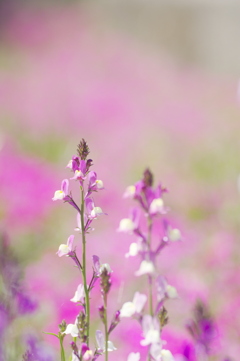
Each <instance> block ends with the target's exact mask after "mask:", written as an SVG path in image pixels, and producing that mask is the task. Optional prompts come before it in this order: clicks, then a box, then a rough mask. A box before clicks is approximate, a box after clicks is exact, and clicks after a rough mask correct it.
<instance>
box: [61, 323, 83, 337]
mask: <svg viewBox="0 0 240 361" xmlns="http://www.w3.org/2000/svg"><path fill="white" fill-rule="evenodd" d="M75 322H77V320H76V321H75ZM63 333H65V335H71V336H72V337H78V333H79V332H78V327H77V324H76V323H74V324H73V323H69V325H67V328H66V330H65V331H64V332H63Z"/></svg>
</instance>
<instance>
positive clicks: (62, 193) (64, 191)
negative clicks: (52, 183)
mask: <svg viewBox="0 0 240 361" xmlns="http://www.w3.org/2000/svg"><path fill="white" fill-rule="evenodd" d="M68 188H69V181H68V179H64V180H63V181H62V185H61V190H58V191H56V192H55V193H54V197H53V198H52V200H53V201H57V200H64V199H65V198H66V197H67V195H68Z"/></svg>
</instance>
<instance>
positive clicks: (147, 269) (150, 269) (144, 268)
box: [135, 260, 155, 276]
mask: <svg viewBox="0 0 240 361" xmlns="http://www.w3.org/2000/svg"><path fill="white" fill-rule="evenodd" d="M154 272H155V267H154V264H153V262H151V261H146V260H143V261H142V262H141V264H140V267H139V269H138V270H137V271H136V272H135V275H136V276H142V275H145V274H153V273H154Z"/></svg>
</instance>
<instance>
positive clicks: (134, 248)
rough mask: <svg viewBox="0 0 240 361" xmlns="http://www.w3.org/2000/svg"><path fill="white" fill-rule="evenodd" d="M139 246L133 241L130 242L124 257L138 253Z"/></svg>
mask: <svg viewBox="0 0 240 361" xmlns="http://www.w3.org/2000/svg"><path fill="white" fill-rule="evenodd" d="M139 249H140V247H139V245H138V244H137V243H135V242H133V243H131V244H130V246H129V251H128V253H126V254H125V257H126V258H128V257H135V256H136V255H137V254H138V251H139Z"/></svg>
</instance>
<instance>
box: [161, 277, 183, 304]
mask: <svg viewBox="0 0 240 361" xmlns="http://www.w3.org/2000/svg"><path fill="white" fill-rule="evenodd" d="M156 286H157V300H158V302H161V301H162V300H163V299H164V298H178V293H177V290H176V288H175V287H173V286H170V285H169V284H168V283H167V280H166V278H165V277H163V276H158V278H157V279H156Z"/></svg>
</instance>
